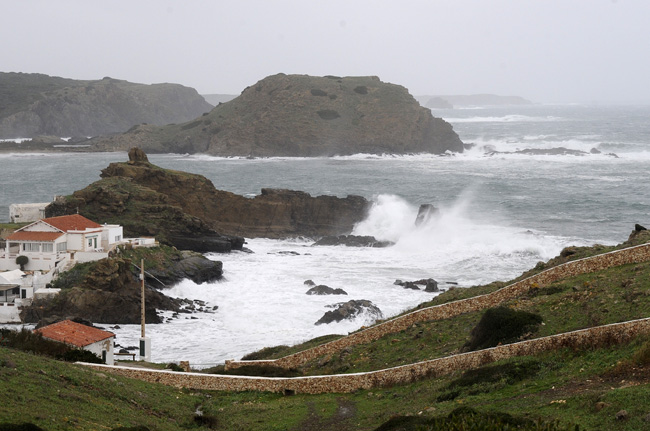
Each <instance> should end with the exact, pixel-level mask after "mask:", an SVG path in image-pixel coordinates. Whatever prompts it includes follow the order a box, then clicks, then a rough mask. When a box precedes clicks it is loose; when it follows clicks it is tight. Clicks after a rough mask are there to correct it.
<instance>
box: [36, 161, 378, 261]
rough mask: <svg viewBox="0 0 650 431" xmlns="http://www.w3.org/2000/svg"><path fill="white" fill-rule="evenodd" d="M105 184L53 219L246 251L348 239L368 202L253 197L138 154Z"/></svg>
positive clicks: (269, 194) (271, 193)
mask: <svg viewBox="0 0 650 431" xmlns="http://www.w3.org/2000/svg"><path fill="white" fill-rule="evenodd" d="M101 177H102V179H100V180H99V181H97V182H95V183H93V184H91V185H89V186H88V187H86V188H84V189H82V190H78V191H76V192H74V193H73V194H72V195H70V196H66V197H61V198H58V199H57V200H56V201H55V202H53V203H52V204H50V205H49V206H48V207H47V208H46V210H45V211H46V215H47V217H53V216H57V215H66V214H74V213H76V212H78V213H79V214H82V215H84V216H86V217H89V218H96V219H100V220H104V221H106V222H108V223H118V224H120V225H122V226H123V227H124V232H125V235H129V236H155V237H156V238H157V239H158V240H159V241H161V242H162V243H165V244H170V245H174V246H176V247H177V248H179V249H190V250H194V251H199V252H208V251H216V252H228V251H230V250H232V249H241V248H242V245H243V243H244V239H243V238H242V237H249V238H252V237H265V238H283V237H296V236H307V237H321V236H325V235H341V234H347V233H349V232H350V231H351V230H352V228H353V227H354V225H355V223H357V222H359V221H361V220H363V218H364V217H365V215H366V211H367V210H368V208H369V206H370V203H369V202H368V201H367V200H366V199H365V198H363V197H361V196H348V197H346V198H338V197H336V196H317V197H312V196H311V195H309V194H308V193H304V192H300V191H293V190H278V189H262V191H261V194H259V195H258V196H256V197H255V198H252V199H250V198H246V197H244V196H240V195H236V194H234V193H231V192H227V191H222V190H217V189H216V188H215V187H214V185H213V184H212V182H211V181H210V180H208V179H207V178H205V177H204V176H202V175H196V174H190V173H187V172H180V171H173V170H169V169H163V168H160V167H158V166H155V165H153V164H151V163H149V161H148V159H147V156H146V154H145V153H144V152H143V151H142V150H140V149H137V148H133V149H131V150H130V151H129V161H128V162H124V163H111V164H110V165H109V166H108V167H107V168H106V169H104V170H103V171H102V173H101Z"/></svg>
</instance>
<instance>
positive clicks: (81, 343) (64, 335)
mask: <svg viewBox="0 0 650 431" xmlns="http://www.w3.org/2000/svg"><path fill="white" fill-rule="evenodd" d="M34 332H37V333H40V334H41V335H42V336H43V338H47V339H48V340H53V341H58V342H59V343H64V344H67V345H69V346H73V347H77V348H79V349H84V350H88V351H89V352H92V353H94V354H95V355H97V356H98V357H100V358H101V359H102V360H103V361H104V362H105V363H106V365H115V359H114V356H113V344H114V342H115V334H113V333H112V332H108V331H104V330H102V329H99V328H93V327H92V326H86V325H82V324H81V323H77V322H73V321H72V320H63V321H61V322H57V323H53V324H52V325H48V326H44V327H42V328H40V329H36V330H35V331H34Z"/></svg>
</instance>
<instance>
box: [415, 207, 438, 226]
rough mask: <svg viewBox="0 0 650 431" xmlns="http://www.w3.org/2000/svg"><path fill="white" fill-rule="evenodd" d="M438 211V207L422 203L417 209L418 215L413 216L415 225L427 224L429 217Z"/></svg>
mask: <svg viewBox="0 0 650 431" xmlns="http://www.w3.org/2000/svg"><path fill="white" fill-rule="evenodd" d="M437 213H438V208H436V207H434V206H433V205H432V204H422V205H420V208H419V209H418V215H417V217H416V218H415V225H416V226H420V225H422V224H427V223H428V222H429V220H431V218H432V217H433V216H434V215H436V214H437Z"/></svg>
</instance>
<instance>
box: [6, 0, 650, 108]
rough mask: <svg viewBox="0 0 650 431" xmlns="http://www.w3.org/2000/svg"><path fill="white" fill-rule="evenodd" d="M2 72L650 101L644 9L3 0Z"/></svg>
mask: <svg viewBox="0 0 650 431" xmlns="http://www.w3.org/2000/svg"><path fill="white" fill-rule="evenodd" d="M0 6H1V8H0V10H1V11H2V16H3V20H2V25H1V26H0V40H2V43H1V44H0V62H1V63H0V71H5V72H38V73H45V74H48V75H57V76H63V77H67V78H76V79H100V78H102V77H104V76H111V77H113V78H119V79H126V80H128V81H132V82H142V83H157V82H176V83H180V84H184V85H188V86H191V87H194V88H196V89H197V90H198V91H199V92H200V93H202V94H207V93H230V94H239V92H241V90H243V89H244V88H245V87H246V86H248V85H252V84H254V83H255V82H257V81H258V80H260V79H262V78H264V77H265V76H268V75H272V74H276V73H279V72H283V73H299V74H310V75H321V76H322V75H340V76H349V75H377V76H379V77H380V78H381V79H382V80H383V81H386V82H392V83H395V84H400V85H403V86H405V87H407V88H408V89H409V91H410V92H411V93H412V94H414V95H424V94H471V93H495V94H500V95H519V96H523V97H526V98H528V99H531V100H533V101H536V102H600V103H606V102H617V103H620V102H623V103H650V85H648V81H649V78H650V55H648V52H650V25H649V24H648V23H649V22H650V1H648V0H618V1H612V0H558V1H555V0H449V1H438V0H429V1H409V0H399V1H389V0H346V1H339V0H326V1H315V0H295V1H294V0H285V1H274V0H237V1H213V0H211V1H208V0H205V1H198V0H190V1H170V0H128V1H124V0H111V1H101V2H100V1H92V0H57V1H52V0H20V1H17V0H12V1H10V0H0Z"/></svg>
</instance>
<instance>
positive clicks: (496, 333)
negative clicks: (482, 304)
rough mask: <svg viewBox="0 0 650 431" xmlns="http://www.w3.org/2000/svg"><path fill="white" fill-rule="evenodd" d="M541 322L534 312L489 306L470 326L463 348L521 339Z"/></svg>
mask: <svg viewBox="0 0 650 431" xmlns="http://www.w3.org/2000/svg"><path fill="white" fill-rule="evenodd" d="M541 323H542V316H540V315H538V314H535V313H529V312H527V311H518V310H513V309H511V308H508V307H496V308H490V309H488V310H486V311H485V313H483V317H481V320H479V322H478V324H477V325H476V326H475V327H474V328H472V330H471V332H470V339H469V341H468V342H467V343H466V344H465V345H464V346H463V350H464V351H474V350H481V349H487V348H488V347H494V346H497V345H499V344H510V343H514V342H517V341H521V339H523V338H524V337H525V336H526V335H527V334H529V333H530V332H534V331H536V330H537V327H538V326H539V325H540V324H541Z"/></svg>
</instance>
